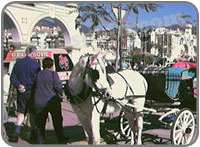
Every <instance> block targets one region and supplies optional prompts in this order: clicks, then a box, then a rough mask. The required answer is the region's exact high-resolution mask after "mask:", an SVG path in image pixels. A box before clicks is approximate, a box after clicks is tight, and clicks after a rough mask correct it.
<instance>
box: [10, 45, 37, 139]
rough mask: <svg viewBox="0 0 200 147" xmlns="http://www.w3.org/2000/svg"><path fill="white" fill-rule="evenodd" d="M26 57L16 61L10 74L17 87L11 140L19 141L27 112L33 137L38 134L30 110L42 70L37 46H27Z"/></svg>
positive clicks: (13, 83) (12, 82)
mask: <svg viewBox="0 0 200 147" xmlns="http://www.w3.org/2000/svg"><path fill="white" fill-rule="evenodd" d="M25 53H26V57H24V58H23V59H19V60H17V61H16V63H15V65H14V67H13V71H12V73H11V76H10V81H11V84H12V85H14V87H16V88H17V112H18V115H17V121H16V128H15V131H14V133H13V134H12V136H11V138H9V141H10V142H18V138H19V134H20V126H21V124H22V122H23V121H24V116H25V114H26V113H28V112H29V113H30V123H31V126H32V128H31V129H32V130H31V139H33V138H32V137H33V136H34V134H36V132H35V128H34V118H33V117H34V115H33V114H32V113H31V112H30V106H31V94H32V90H33V89H32V88H33V85H34V82H35V79H36V76H37V73H38V72H39V70H40V65H39V64H38V63H37V62H36V60H35V58H36V47H34V46H28V47H27V48H26V51H25Z"/></svg>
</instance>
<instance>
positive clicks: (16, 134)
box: [8, 132, 19, 142]
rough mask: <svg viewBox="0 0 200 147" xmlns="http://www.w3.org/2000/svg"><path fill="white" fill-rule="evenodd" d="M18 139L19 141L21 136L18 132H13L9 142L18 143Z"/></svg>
mask: <svg viewBox="0 0 200 147" xmlns="http://www.w3.org/2000/svg"><path fill="white" fill-rule="evenodd" d="M18 139H19V134H18V133H16V132H13V133H12V134H11V136H10V137H9V139H8V141H9V142H18Z"/></svg>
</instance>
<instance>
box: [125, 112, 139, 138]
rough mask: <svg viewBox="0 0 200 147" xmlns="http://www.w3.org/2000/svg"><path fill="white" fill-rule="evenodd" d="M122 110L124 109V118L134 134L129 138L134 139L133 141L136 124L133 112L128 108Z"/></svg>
mask: <svg viewBox="0 0 200 147" xmlns="http://www.w3.org/2000/svg"><path fill="white" fill-rule="evenodd" d="M123 111H124V114H125V117H126V119H127V120H128V124H129V127H130V128H131V130H132V132H133V134H134V136H133V137H134V138H131V139H134V141H136V140H135V137H136V136H135V133H136V128H135V127H136V124H135V120H134V113H133V111H131V109H130V108H124V109H123Z"/></svg>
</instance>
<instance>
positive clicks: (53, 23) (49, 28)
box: [30, 17, 71, 48]
mask: <svg viewBox="0 0 200 147" xmlns="http://www.w3.org/2000/svg"><path fill="white" fill-rule="evenodd" d="M30 42H31V43H33V44H35V45H37V46H39V48H64V47H65V46H68V45H69V44H70V43H71V39H70V35H69V32H68V30H67V28H66V26H65V25H64V24H63V23H62V22H61V21H60V20H59V19H57V18H50V17H44V18H42V19H40V20H39V21H37V23H36V24H35V26H34V27H33V28H32V33H31V35H30Z"/></svg>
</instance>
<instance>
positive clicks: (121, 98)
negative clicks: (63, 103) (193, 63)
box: [67, 53, 196, 144]
mask: <svg viewBox="0 0 200 147" xmlns="http://www.w3.org/2000/svg"><path fill="white" fill-rule="evenodd" d="M102 56H103V55H101V53H98V54H96V55H84V56H82V57H81V58H80V60H79V62H78V63H77V64H76V65H75V66H74V68H73V70H72V73H71V76H70V79H69V85H68V87H67V89H68V92H67V95H68V98H69V99H70V102H71V105H72V108H73V109H74V112H75V113H76V114H77V117H78V118H79V121H80V123H81V124H82V125H83V128H84V130H85V133H86V137H88V139H89V143H92V144H99V143H100V116H101V114H100V113H101V112H104V113H113V112H114V111H116V110H121V113H120V130H121V134H122V135H123V136H125V137H130V138H131V143H132V144H134V143H136V144H142V140H141V136H142V129H143V112H144V111H146V112H147V114H153V113H159V114H160V117H159V119H158V120H159V122H162V124H163V126H165V127H171V140H172V144H190V143H191V141H192V139H193V136H194V131H195V117H194V114H193V112H192V111H191V110H189V109H188V108H190V109H192V110H194V111H195V109H196V99H195V97H196V94H195V93H194V91H196V90H194V88H195V87H194V86H195V82H196V77H195V76H196V75H195V73H196V71H193V70H190V69H186V68H168V69H162V70H146V71H144V72H142V73H141V74H140V73H139V72H136V71H133V70H130V69H129V70H124V71H120V72H117V73H110V74H107V73H106V68H105V64H106V63H105V61H104V58H103V57H102ZM142 75H143V76H142ZM144 77H145V78H144ZM147 83H148V86H147ZM147 89H148V90H147ZM192 101H193V102H192ZM188 102H190V104H189V105H188ZM144 104H145V107H144ZM182 108H183V109H182Z"/></svg>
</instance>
